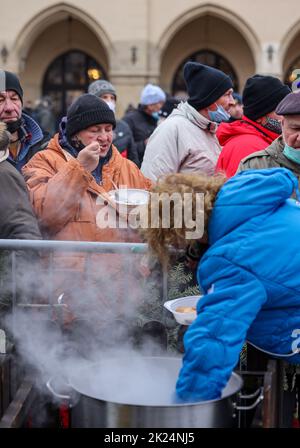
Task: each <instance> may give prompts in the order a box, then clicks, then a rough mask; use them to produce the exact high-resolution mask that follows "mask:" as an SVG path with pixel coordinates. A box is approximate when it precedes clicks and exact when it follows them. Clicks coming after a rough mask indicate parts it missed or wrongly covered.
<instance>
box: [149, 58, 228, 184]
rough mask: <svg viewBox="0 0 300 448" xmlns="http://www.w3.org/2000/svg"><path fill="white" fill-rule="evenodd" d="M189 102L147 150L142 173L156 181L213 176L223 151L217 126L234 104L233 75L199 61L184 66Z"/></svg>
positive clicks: (151, 142)
mask: <svg viewBox="0 0 300 448" xmlns="http://www.w3.org/2000/svg"><path fill="white" fill-rule="evenodd" d="M184 79H185V82H186V85H187V89H188V93H189V99H188V100H187V101H186V102H183V103H181V104H179V106H178V107H177V109H175V110H174V111H173V112H172V113H171V115H170V116H169V117H168V118H167V119H166V120H165V121H164V122H163V123H162V124H161V125H159V127H158V128H157V129H156V130H155V132H154V133H153V134H152V136H151V137H150V139H149V142H148V144H147V147H146V151H145V156H144V161H143V165H142V168H141V169H142V172H143V173H144V175H145V176H147V177H149V178H150V179H152V180H154V181H155V180H156V179H157V178H158V177H159V176H161V175H165V174H169V173H179V172H193V171H194V172H195V171H197V172H202V173H205V174H208V175H213V174H214V171H215V167H216V163H217V160H218V157H219V154H220V151H221V147H220V145H219V142H218V139H217V137H216V130H217V123H219V122H221V121H223V120H228V119H229V118H230V115H229V114H228V113H227V111H228V110H229V108H230V107H231V106H233V105H234V100H233V97H232V93H233V88H232V87H233V84H232V81H231V79H230V77H229V76H227V75H225V73H223V72H221V71H220V70H217V69H215V68H213V67H208V66H206V65H203V64H199V63H197V62H188V63H186V64H185V66H184Z"/></svg>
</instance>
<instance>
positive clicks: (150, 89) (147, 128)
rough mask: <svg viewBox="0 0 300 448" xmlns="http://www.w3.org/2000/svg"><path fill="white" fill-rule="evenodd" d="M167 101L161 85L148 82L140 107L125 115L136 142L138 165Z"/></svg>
mask: <svg viewBox="0 0 300 448" xmlns="http://www.w3.org/2000/svg"><path fill="white" fill-rule="evenodd" d="M165 101H166V94H165V92H164V91H163V90H162V89H161V88H160V87H159V86H155V85H153V84H147V85H146V86H145V87H144V89H143V90H142V93H141V98H140V104H139V106H138V108H137V109H136V110H133V111H131V112H129V113H128V114H126V115H125V116H124V117H123V120H124V121H126V122H127V123H128V124H129V127H130V129H131V130H132V134H133V138H134V141H135V143H136V147H137V151H138V156H139V165H138V166H141V164H142V162H143V158H144V153H145V148H146V144H147V142H148V139H149V137H150V135H151V134H152V132H153V131H154V130H155V128H156V127H157V124H158V120H159V117H160V115H159V112H160V110H161V108H162V107H163V105H164V103H165Z"/></svg>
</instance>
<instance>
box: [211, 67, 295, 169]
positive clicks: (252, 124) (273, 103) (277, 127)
mask: <svg viewBox="0 0 300 448" xmlns="http://www.w3.org/2000/svg"><path fill="white" fill-rule="evenodd" d="M290 91H291V90H290V88H289V87H288V86H286V85H285V84H283V83H282V82H281V81H280V80H279V79H277V78H274V77H273V76H263V75H254V76H252V77H251V78H249V79H247V82H246V85H245V88H244V91H243V101H244V115H243V117H242V119H241V120H237V121H235V122H233V123H222V124H221V125H220V126H219V128H218V131H217V137H218V139H219V142H220V144H221V146H222V147H223V149H222V152H221V154H220V157H219V159H218V163H217V171H221V172H223V173H225V174H226V176H227V177H231V176H233V175H234V174H235V173H236V170H237V168H238V166H239V163H240V161H241V160H242V159H243V158H244V157H246V156H248V155H249V154H252V153H254V152H256V151H261V150H262V149H265V148H266V147H267V146H269V145H270V144H271V143H272V142H273V141H274V140H275V139H276V138H278V136H279V135H280V134H281V131H282V129H281V123H280V120H279V118H280V117H278V115H277V114H276V112H275V109H276V107H277V106H278V104H279V103H280V101H281V100H282V99H283V98H284V97H285V96H286V95H288V94H289V93H290Z"/></svg>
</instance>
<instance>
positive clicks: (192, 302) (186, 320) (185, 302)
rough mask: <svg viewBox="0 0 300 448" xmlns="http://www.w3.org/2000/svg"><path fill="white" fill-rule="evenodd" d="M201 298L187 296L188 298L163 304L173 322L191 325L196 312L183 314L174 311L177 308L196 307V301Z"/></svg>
mask: <svg viewBox="0 0 300 448" xmlns="http://www.w3.org/2000/svg"><path fill="white" fill-rule="evenodd" d="M201 297H202V296H200V295H198V296H188V297H180V298H179V299H174V300H169V301H168V302H165V303H164V307H165V308H166V309H167V310H169V311H170V312H171V313H172V314H173V316H174V318H175V320H176V321H177V322H178V323H179V324H181V325H191V323H193V321H194V320H195V319H196V317H197V312H196V311H192V312H190V313H183V312H180V311H176V309H177V308H178V307H179V306H193V307H196V306H197V303H198V300H200V299H201Z"/></svg>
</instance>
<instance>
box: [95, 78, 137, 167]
mask: <svg viewBox="0 0 300 448" xmlns="http://www.w3.org/2000/svg"><path fill="white" fill-rule="evenodd" d="M88 93H91V94H92V95H96V96H98V97H99V98H101V99H102V100H103V101H105V102H106V104H107V105H108V107H109V108H110V109H111V110H112V111H113V112H115V109H116V102H117V92H116V89H115V88H114V86H113V85H112V84H111V83H110V82H108V81H106V80H105V79H98V80H97V81H94V82H92V84H90V85H89V89H88ZM113 144H114V145H115V147H116V148H117V149H118V150H119V152H120V153H121V155H122V156H123V157H125V158H127V159H129V160H132V162H134V163H135V164H136V165H138V166H139V164H140V162H139V156H138V152H137V148H136V144H135V142H134V140H133V135H132V132H131V129H130V127H129V125H128V124H127V123H126V121H124V120H116V127H115V129H114V138H113Z"/></svg>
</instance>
